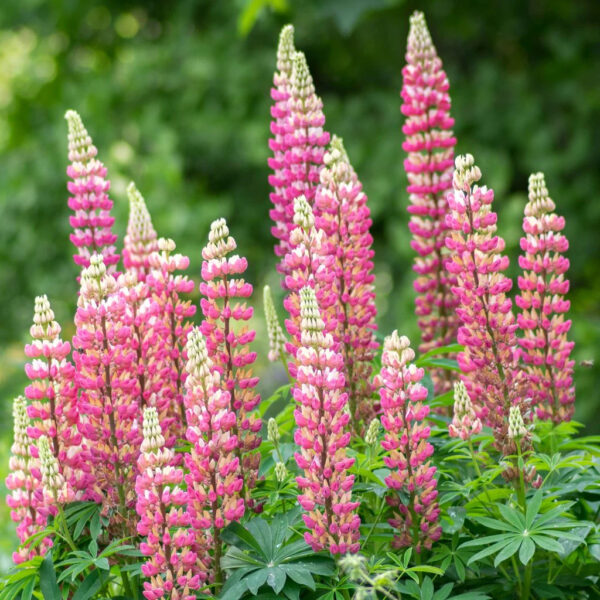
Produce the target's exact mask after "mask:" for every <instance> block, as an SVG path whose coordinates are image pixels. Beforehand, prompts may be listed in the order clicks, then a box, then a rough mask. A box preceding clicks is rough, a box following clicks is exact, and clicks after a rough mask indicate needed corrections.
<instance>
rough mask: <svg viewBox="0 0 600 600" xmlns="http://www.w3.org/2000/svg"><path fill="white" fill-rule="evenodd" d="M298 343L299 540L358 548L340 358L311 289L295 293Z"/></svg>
mask: <svg viewBox="0 0 600 600" xmlns="http://www.w3.org/2000/svg"><path fill="white" fill-rule="evenodd" d="M300 311H301V329H302V340H301V341H302V345H301V346H300V348H298V352H297V355H296V360H297V376H296V384H295V386H294V388H293V391H292V394H293V396H294V399H295V400H296V402H297V403H298V407H297V408H296V410H295V412H294V416H295V418H296V424H297V426H298V429H296V432H295V435H294V440H295V442H296V444H298V446H300V452H297V453H296V454H295V458H296V462H297V464H298V467H300V469H302V470H303V471H304V475H302V476H300V477H297V479H296V481H297V482H298V486H299V488H300V491H301V494H300V495H299V496H298V502H299V503H300V506H302V508H303V509H304V510H305V511H306V513H305V514H304V522H305V524H306V526H307V527H308V529H309V531H308V532H307V533H305V535H304V539H305V540H306V542H307V543H308V544H310V546H311V547H312V548H313V550H315V552H318V551H320V550H323V549H324V548H326V549H328V550H329V551H330V552H331V553H332V554H345V553H347V552H357V551H358V549H359V541H358V540H359V538H360V532H359V526H360V517H359V516H358V514H357V512H356V511H357V508H358V505H359V503H358V502H353V501H352V498H351V496H352V485H353V483H354V475H350V474H349V473H348V470H349V469H350V467H352V465H353V464H354V459H353V458H349V457H348V455H347V446H348V444H349V442H350V431H349V429H348V423H349V420H350V415H349V413H348V412H347V411H345V410H344V407H345V406H346V403H347V401H348V397H347V394H346V393H345V392H344V376H343V373H342V369H343V366H344V363H343V357H342V355H341V354H340V353H339V352H336V351H335V350H334V342H333V338H332V336H331V334H329V333H325V332H324V329H325V324H324V322H323V320H322V318H321V315H320V311H319V305H318V304H317V298H316V296H315V292H314V290H313V289H312V288H310V287H304V288H302V290H301V291H300Z"/></svg>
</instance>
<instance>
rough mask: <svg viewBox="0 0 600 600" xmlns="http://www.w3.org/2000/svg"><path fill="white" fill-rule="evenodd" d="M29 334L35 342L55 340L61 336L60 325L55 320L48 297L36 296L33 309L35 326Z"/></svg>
mask: <svg viewBox="0 0 600 600" xmlns="http://www.w3.org/2000/svg"><path fill="white" fill-rule="evenodd" d="M29 333H30V334H31V337H32V338H33V339H34V340H48V341H53V340H55V339H56V338H57V337H58V335H59V334H60V325H59V324H58V323H57V322H56V321H55V320H54V311H53V310H52V308H51V307H50V302H49V301H48V297H47V296H46V295H45V294H44V295H43V296H36V298H35V303H34V308H33V325H32V326H31V328H30V329H29Z"/></svg>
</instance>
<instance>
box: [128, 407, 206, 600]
mask: <svg viewBox="0 0 600 600" xmlns="http://www.w3.org/2000/svg"><path fill="white" fill-rule="evenodd" d="M143 431H144V439H143V441H142V446H141V454H140V456H139V458H138V471H139V475H138V476H137V479H136V483H135V491H136V494H137V503H136V507H135V508H136V511H137V513H138V515H139V517H140V520H139V522H138V524H137V531H138V533H139V534H140V535H143V536H145V538H146V541H145V542H142V544H141V545H140V550H141V552H142V554H143V555H144V556H146V557H148V560H147V561H146V563H145V564H144V565H143V566H142V573H143V575H144V576H145V577H147V578H148V579H149V581H145V582H144V597H145V598H147V599H148V600H159V599H160V598H168V599H170V600H194V599H195V598H196V595H195V594H194V593H193V591H192V590H197V589H199V588H200V586H201V584H202V583H203V582H204V581H205V580H206V579H207V573H206V570H205V569H204V568H203V567H204V565H203V562H202V560H203V559H205V556H204V555H203V554H202V553H203V552H205V551H206V548H205V547H203V546H201V545H199V544H198V543H197V541H196V536H195V535H194V531H193V529H191V528H190V527H189V525H190V517H189V514H188V512H187V511H186V510H185V505H186V503H187V499H188V495H187V492H185V491H184V490H183V489H182V488H181V485H182V483H183V471H182V470H181V469H180V468H177V467H174V466H173V463H174V452H173V450H171V449H169V448H166V447H165V439H164V437H163V435H162V432H161V426H160V424H159V420H158V413H157V411H156V409H155V408H154V407H149V408H145V409H144V423H143ZM198 553H200V557H199V556H198Z"/></svg>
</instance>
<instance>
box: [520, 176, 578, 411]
mask: <svg viewBox="0 0 600 600" xmlns="http://www.w3.org/2000/svg"><path fill="white" fill-rule="evenodd" d="M554 210H555V205H554V202H553V201H552V199H551V198H550V197H549V196H548V189H547V188H546V182H545V180H544V175H543V173H535V174H533V175H531V176H530V177H529V202H528V203H527V205H526V206H525V217H524V219H523V231H524V232H525V236H524V237H522V238H521V250H522V251H523V254H522V255H521V256H520V257H519V266H520V267H521V268H522V269H523V274H522V276H521V277H519V279H518V283H519V289H520V290H521V293H520V294H519V295H518V296H517V297H516V300H515V302H516V304H517V306H518V307H519V308H520V309H521V311H520V313H519V314H518V315H517V322H518V324H519V327H520V328H521V329H522V330H523V337H521V338H519V340H518V342H519V345H520V346H521V352H520V356H521V358H522V360H523V361H524V362H525V364H526V371H527V379H528V392H527V395H528V396H530V397H531V398H532V400H533V402H534V404H535V409H536V412H537V415H538V417H539V418H541V419H551V420H552V421H554V422H555V423H560V422H561V421H565V420H570V419H571V417H572V415H573V411H574V402H575V388H574V386H573V364H574V361H573V360H571V358H570V355H571V351H572V349H573V346H574V344H573V342H570V341H568V340H567V333H568V331H569V329H570V328H571V321H570V320H567V319H566V318H565V315H566V314H567V312H568V311H569V307H570V303H569V301H568V300H565V299H564V296H565V294H566V293H567V292H568V291H569V281H568V280H567V279H566V273H567V270H568V269H569V260H568V259H567V258H566V257H564V256H563V254H564V253H565V252H566V251H567V250H568V248H569V242H568V240H567V238H566V237H565V236H564V235H563V234H562V233H561V232H562V230H563V229H564V226H565V219H564V217H559V216H558V215H557V214H556V213H555V212H554Z"/></svg>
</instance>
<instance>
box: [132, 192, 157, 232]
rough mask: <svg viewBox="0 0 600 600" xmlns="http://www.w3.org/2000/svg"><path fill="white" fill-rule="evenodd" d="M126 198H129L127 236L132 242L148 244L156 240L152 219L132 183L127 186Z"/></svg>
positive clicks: (140, 195) (142, 198)
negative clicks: (137, 241)
mask: <svg viewBox="0 0 600 600" xmlns="http://www.w3.org/2000/svg"><path fill="white" fill-rule="evenodd" d="M127 197H128V198H129V223H128V225H127V234H128V235H129V236H131V237H132V239H133V240H139V241H142V242H145V243H147V242H149V241H151V240H155V239H156V231H155V230H154V227H153V225H152V218H151V217H150V213H149V212H148V207H147V206H146V202H145V200H144V197H143V196H142V194H140V192H139V190H138V189H137V187H136V186H135V183H133V181H132V182H131V183H130V184H129V185H128V186H127Z"/></svg>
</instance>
